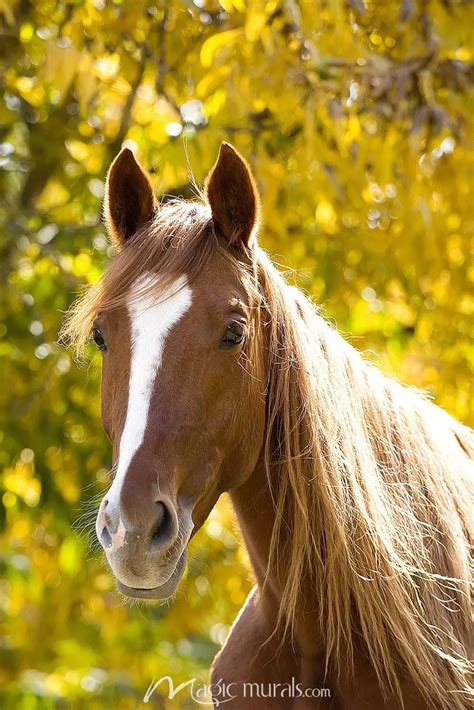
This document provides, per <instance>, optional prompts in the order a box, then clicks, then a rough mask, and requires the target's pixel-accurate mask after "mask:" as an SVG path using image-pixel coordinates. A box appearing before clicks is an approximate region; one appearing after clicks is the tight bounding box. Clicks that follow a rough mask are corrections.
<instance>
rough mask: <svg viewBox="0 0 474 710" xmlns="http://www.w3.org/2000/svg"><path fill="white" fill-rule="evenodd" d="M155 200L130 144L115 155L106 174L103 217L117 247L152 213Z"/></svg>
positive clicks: (123, 244) (122, 244) (121, 245)
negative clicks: (130, 148) (129, 146)
mask: <svg viewBox="0 0 474 710" xmlns="http://www.w3.org/2000/svg"><path fill="white" fill-rule="evenodd" d="M155 208H156V200H155V196H154V194H153V188H152V186H151V183H150V180H149V179H148V176H147V175H146V173H145V172H144V171H143V170H142V168H141V167H140V165H139V164H138V163H137V161H136V160H135V156H134V155H133V153H132V151H131V150H129V148H124V149H123V150H122V151H121V152H120V153H119V154H118V155H117V157H116V158H115V160H114V162H113V163H112V165H111V166H110V168H109V172H108V174H107V182H106V187H105V199H104V219H105V223H106V225H107V229H108V232H109V234H110V236H111V237H112V239H113V241H114V242H115V244H116V246H118V247H119V248H121V247H123V246H125V244H126V243H127V240H128V239H130V237H131V236H132V235H133V234H135V232H136V231H137V230H138V229H140V227H142V226H143V225H144V224H145V223H146V222H148V220H150V219H151V218H152V216H153V212H154V211H155Z"/></svg>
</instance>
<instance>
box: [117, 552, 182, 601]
mask: <svg viewBox="0 0 474 710" xmlns="http://www.w3.org/2000/svg"><path fill="white" fill-rule="evenodd" d="M185 566H186V551H184V552H183V553H182V555H181V557H180V558H179V559H178V562H177V564H176V567H175V569H174V572H173V573H172V574H171V576H170V577H169V578H168V579H167V581H166V582H164V584H160V586H159V587H152V588H150V589H149V588H146V587H129V586H127V585H126V584H124V583H123V582H121V581H120V580H119V579H115V583H116V585H117V589H118V591H119V592H121V594H123V595H124V596H126V597H130V598H132V599H151V600H153V599H154V600H156V601H159V600H164V599H168V598H169V597H172V596H173V594H174V593H175V591H176V589H177V587H178V584H179V580H180V579H181V577H182V575H183V572H184V568H185Z"/></svg>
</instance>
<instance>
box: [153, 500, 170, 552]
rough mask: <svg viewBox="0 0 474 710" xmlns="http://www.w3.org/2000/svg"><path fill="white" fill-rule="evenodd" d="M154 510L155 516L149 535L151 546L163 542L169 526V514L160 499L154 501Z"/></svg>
mask: <svg viewBox="0 0 474 710" xmlns="http://www.w3.org/2000/svg"><path fill="white" fill-rule="evenodd" d="M156 510H157V518H156V522H155V526H154V529H153V533H152V536H151V542H152V545H153V546H156V547H158V546H159V545H160V544H161V543H162V542H163V540H164V538H165V537H166V535H167V532H168V531H169V529H170V527H171V514H170V512H169V510H168V508H167V507H166V505H165V504H164V503H162V502H161V500H158V501H156Z"/></svg>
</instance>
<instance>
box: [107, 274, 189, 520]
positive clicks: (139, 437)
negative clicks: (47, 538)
mask: <svg viewBox="0 0 474 710" xmlns="http://www.w3.org/2000/svg"><path fill="white" fill-rule="evenodd" d="M154 280H155V281H156V283H158V279H157V277H156V276H153V275H151V274H147V275H145V276H143V277H141V278H140V279H139V280H138V281H136V282H135V284H134V286H133V287H132V291H131V294H130V299H129V303H128V314H129V317H130V326H131V341H132V342H131V349H132V359H131V363H130V383H129V392H128V407H127V416H126V419H125V426H124V428H123V432H122V437H121V439H120V447H119V460H118V467H117V473H116V475H115V478H114V481H113V483H112V486H111V487H110V490H109V492H108V494H107V499H108V501H109V505H110V506H111V507H113V506H118V504H119V498H120V491H121V489H122V485H123V482H124V479H125V476H126V473H127V470H128V467H129V466H130V463H131V460H132V458H133V456H134V454H135V453H136V451H138V449H139V448H140V446H141V444H142V442H143V437H144V435H145V430H146V425H147V421H148V411H149V408H150V400H151V395H152V393H153V385H154V383H155V379H156V375H157V372H158V370H159V369H160V366H161V360H162V356H163V351H164V348H165V341H166V338H167V336H168V334H169V332H170V330H171V329H172V327H173V326H174V325H176V323H177V322H178V321H179V319H180V318H181V317H182V316H183V315H184V314H185V313H186V311H187V310H188V309H189V307H190V305H191V300H192V298H191V297H192V291H191V289H190V288H189V286H188V285H187V282H186V278H185V277H184V276H181V277H180V278H179V279H177V280H176V281H175V282H174V283H173V284H171V286H169V287H168V289H166V290H165V291H162V292H158V293H157V294H155V293H151V294H150V295H147V296H145V297H143V298H141V297H140V298H138V299H137V298H136V297H135V298H134V294H136V292H137V291H139V290H142V289H143V288H147V287H148V286H150V285H151V284H152V282H153V281H154Z"/></svg>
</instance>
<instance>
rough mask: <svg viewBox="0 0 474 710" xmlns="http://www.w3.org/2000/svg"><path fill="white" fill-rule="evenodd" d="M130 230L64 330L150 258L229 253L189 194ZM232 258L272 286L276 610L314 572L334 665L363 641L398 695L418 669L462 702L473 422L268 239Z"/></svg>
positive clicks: (290, 604)
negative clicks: (287, 265) (367, 342)
mask: <svg viewBox="0 0 474 710" xmlns="http://www.w3.org/2000/svg"><path fill="white" fill-rule="evenodd" d="M134 239H136V245H134V248H133V249H128V248H125V249H124V250H123V251H122V252H121V253H120V254H119V255H118V256H117V257H115V259H114V261H113V263H112V265H111V267H109V269H108V270H107V271H106V273H105V276H104V278H103V279H102V280H101V281H99V283H98V284H97V285H96V286H95V287H93V288H92V289H91V290H89V291H88V292H86V294H85V295H84V296H83V298H82V299H81V300H80V301H79V302H78V304H77V305H76V306H75V307H74V308H73V309H72V310H71V313H70V315H69V318H68V319H67V321H66V323H65V327H64V329H63V337H64V338H65V340H67V341H69V342H73V343H74V344H75V345H76V346H77V348H78V350H80V349H81V348H82V346H83V344H84V342H85V341H86V340H87V338H88V336H89V333H90V329H91V326H92V324H93V321H94V318H95V316H96V315H97V313H98V311H100V310H104V309H113V308H118V307H120V306H122V305H123V304H124V302H125V297H126V295H127V292H128V290H129V287H130V285H131V283H132V282H134V281H135V280H136V278H137V277H138V276H139V275H140V274H141V273H143V271H144V270H146V269H155V270H157V271H159V272H160V275H164V276H165V278H166V276H169V277H170V278H171V277H175V276H176V275H177V274H182V273H186V274H187V276H188V277H190V278H191V279H192V274H193V273H198V271H199V270H200V268H201V267H202V264H203V263H204V262H205V261H206V260H207V259H208V258H209V255H210V254H211V253H212V250H213V249H216V248H218V249H221V250H222V251H223V253H224V251H225V250H224V249H223V247H221V246H220V245H219V244H218V242H217V241H216V238H215V235H214V233H213V230H212V227H211V214H210V209H209V207H208V206H207V205H202V204H198V203H186V202H183V201H175V202H173V203H171V204H168V205H166V206H164V207H162V208H161V210H160V211H159V213H158V215H157V217H156V218H155V220H154V221H153V223H152V224H151V225H149V226H148V227H147V229H146V230H144V231H143V232H142V233H141V234H139V235H137V237H135V238H134ZM228 258H229V260H231V261H232V263H233V264H234V266H235V267H236V269H240V272H241V274H245V276H246V277H248V276H250V277H251V279H253V285H254V287H255V288H253V289H252V293H251V297H252V299H253V300H255V305H256V306H257V305H259V302H260V300H261V298H262V294H263V299H264V307H263V308H255V309H254V310H255V312H256V313H257V314H260V315H257V318H261V322H260V328H257V331H259V332H260V333H263V332H265V338H266V339H267V347H268V362H267V378H268V381H267V391H266V395H267V430H266V441H265V459H266V465H267V471H268V477H269V481H270V482H271V485H272V487H273V488H272V493H273V495H274V502H275V525H274V530H273V536H272V543H271V551H270V560H269V565H268V569H269V570H272V571H274V570H277V569H278V567H279V564H278V561H279V559H280V558H281V555H282V554H286V553H287V550H288V539H289V533H288V530H291V540H292V548H291V553H290V554H287V559H285V564H286V568H285V574H284V575H281V579H280V585H281V589H282V597H281V604H280V618H279V621H280V623H281V624H282V625H283V627H284V628H285V630H286V631H288V632H291V631H292V630H293V629H294V627H295V625H296V623H297V617H298V610H299V607H300V601H301V599H300V597H301V581H302V580H303V579H307V580H308V579H309V581H310V584H311V588H312V590H313V594H314V608H316V609H318V611H319V625H318V629H317V630H315V633H318V634H322V635H323V642H324V646H325V649H326V661H327V665H328V667H329V666H331V668H336V670H338V671H344V672H347V668H350V667H351V666H352V664H353V659H354V656H355V654H356V653H357V652H358V650H360V649H362V650H363V652H364V653H366V654H368V656H369V658H370V661H371V663H372V665H373V667H374V669H375V671H376V673H377V676H378V679H379V683H380V685H381V686H382V688H384V689H385V690H386V691H387V693H388V692H391V693H396V694H398V696H399V697H400V699H401V688H400V679H401V677H402V676H403V675H407V674H408V675H409V676H410V677H411V678H412V680H413V682H414V683H415V684H416V686H417V687H418V689H419V690H420V691H421V692H422V693H423V694H424V695H425V697H426V698H427V699H428V701H429V703H430V704H431V705H432V706H433V707H439V708H443V709H444V708H445V709H446V710H448V708H449V709H451V708H457V709H459V710H461V708H465V707H467V704H468V700H467V693H468V692H469V691H468V675H469V663H468V660H467V659H468V654H469V649H468V648H467V641H466V639H467V638H468V636H469V630H470V623H471V619H470V599H471V596H470V593H471V590H470V584H469V580H470V570H469V562H470V557H469V550H470V544H471V542H472V539H471V533H470V530H469V527H470V524H471V515H472V501H470V500H469V499H468V491H469V490H472V488H471V486H472V459H473V457H474V439H473V437H472V432H471V431H470V430H469V429H467V428H466V427H464V426H462V425H461V424H459V423H458V422H456V421H455V420H454V419H453V418H451V417H450V416H449V415H448V414H446V413H445V412H444V411H443V410H441V409H439V408H438V407H436V406H435V405H434V404H432V403H430V402H429V401H427V400H426V399H425V398H424V397H423V396H422V395H421V394H420V393H419V392H417V391H415V390H413V389H409V388H406V387H403V386H401V385H400V384H399V383H397V382H396V381H393V380H391V379H389V378H387V377H385V376H383V375H382V374H381V373H380V371H379V370H378V369H376V368H375V367H373V366H371V365H370V364H369V363H367V362H365V361H364V360H363V358H362V357H361V355H360V354H359V353H358V352H357V351H356V350H355V349H354V348H353V347H352V346H351V345H349V344H348V343H347V342H345V341H344V340H343V339H342V338H341V337H340V336H339V335H338V334H337V333H336V331H335V330H334V329H333V328H332V327H330V326H329V325H328V324H327V322H326V321H325V320H324V319H323V318H322V317H321V316H320V314H319V313H318V311H317V309H316V308H315V307H314V306H313V305H312V304H311V303H310V301H309V300H308V299H307V298H306V297H305V296H303V294H302V293H301V292H300V291H298V290H297V289H295V288H292V287H290V286H288V284H287V283H286V282H285V280H284V279H283V277H282V276H281V274H280V273H279V272H278V271H277V270H276V269H275V267H274V266H273V264H272V263H271V261H270V260H269V258H268V257H267V256H266V254H265V253H264V252H263V251H262V250H261V249H259V248H258V247H256V248H255V250H254V252H253V258H252V263H251V264H250V265H249V266H248V267H245V268H243V267H242V265H239V264H238V263H237V260H236V259H235V258H234V257H232V256H230V254H228ZM160 283H161V282H160ZM262 337H263V336H262ZM468 479H470V480H468ZM275 481H276V487H275ZM401 704H402V701H401Z"/></svg>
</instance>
